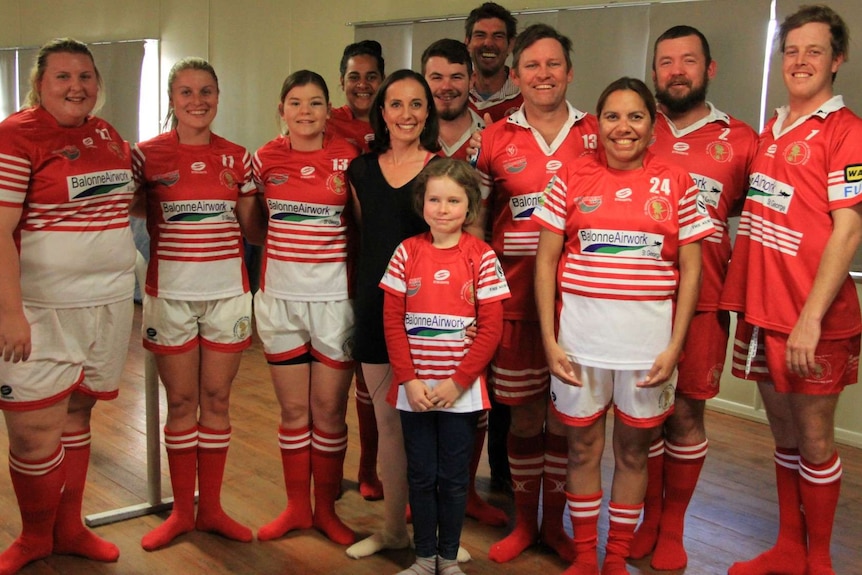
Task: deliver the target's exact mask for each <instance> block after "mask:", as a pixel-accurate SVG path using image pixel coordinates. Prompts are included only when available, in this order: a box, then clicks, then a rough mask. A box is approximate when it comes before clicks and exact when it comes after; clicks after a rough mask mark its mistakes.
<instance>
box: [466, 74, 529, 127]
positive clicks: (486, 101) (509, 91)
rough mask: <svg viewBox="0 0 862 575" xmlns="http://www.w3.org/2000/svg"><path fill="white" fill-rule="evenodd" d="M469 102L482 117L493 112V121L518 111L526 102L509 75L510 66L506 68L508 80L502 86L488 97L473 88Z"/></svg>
mask: <svg viewBox="0 0 862 575" xmlns="http://www.w3.org/2000/svg"><path fill="white" fill-rule="evenodd" d="M467 103H468V104H469V105H470V107H471V108H473V109H474V110H476V112H478V113H479V116H481V117H482V118H484V117H485V114H491V121H492V122H497V121H499V120H502V119H503V118H505V117H507V116H511V115H512V114H514V113H515V112H516V111H518V108H520V107H521V104H523V103H524V96H522V95H521V90H520V89H519V88H518V86H517V85H515V82H514V81H512V78H511V77H510V76H509V68H506V82H505V83H504V84H503V87H502V88H500V89H499V90H498V91H497V92H495V93H494V94H491V95H490V96H489V97H487V98H483V97H482V96H480V95H479V92H478V91H476V89H475V88H472V89H470V95H469V98H468V100H467Z"/></svg>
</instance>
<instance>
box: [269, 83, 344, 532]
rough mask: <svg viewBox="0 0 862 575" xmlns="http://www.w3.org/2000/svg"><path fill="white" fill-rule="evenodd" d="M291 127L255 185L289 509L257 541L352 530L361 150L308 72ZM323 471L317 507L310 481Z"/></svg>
mask: <svg viewBox="0 0 862 575" xmlns="http://www.w3.org/2000/svg"><path fill="white" fill-rule="evenodd" d="M278 111H279V115H280V116H281V119H282V120H283V121H284V122H285V124H286V126H287V132H288V133H287V135H282V136H279V137H277V138H275V139H274V140H272V141H270V142H269V143H267V144H265V145H264V146H263V147H262V148H260V149H259V150H258V151H257V153H256V154H255V155H254V159H253V172H254V180H255V183H256V184H257V187H258V190H259V196H258V197H260V198H262V200H263V203H264V210H265V213H266V215H267V225H268V229H267V234H266V248H265V253H264V260H263V266H262V268H261V278H260V291H259V292H258V293H257V294H256V295H255V302H254V307H255V318H256V320H257V330H258V334H259V335H260V338H261V341H262V342H263V346H264V352H265V354H266V359H267V361H268V362H269V365H270V373H271V375H272V382H273V386H274V387H275V395H276V397H277V398H278V401H279V404H280V406H281V426H280V428H279V431H278V441H279V445H280V447H281V457H282V464H283V468H284V485H285V490H286V492H287V508H286V509H285V510H284V512H282V513H281V515H279V516H278V517H277V518H276V519H275V520H273V521H272V522H270V523H269V524H267V525H264V526H263V527H261V529H260V531H259V532H258V539H260V540H262V541H266V540H269V539H275V538H277V537H281V536H282V535H284V534H285V533H287V532H288V531H291V530H293V529H307V528H309V527H312V526H314V527H315V528H317V529H318V530H320V531H321V532H323V534H324V535H326V536H327V537H328V538H329V539H331V540H332V541H335V542H336V543H340V544H342V545H348V544H350V543H353V540H354V535H353V531H351V530H350V528H348V527H347V526H346V525H344V523H342V522H341V520H340V519H339V518H338V516H337V515H336V514H335V499H336V497H337V496H338V493H339V491H340V488H341V479H342V474H343V465H344V454H345V452H346V450H347V424H346V423H345V414H346V409H347V394H348V389H349V387H350V380H351V378H352V375H353V358H352V353H351V352H352V346H353V323H354V322H353V302H352V300H351V299H350V296H349V295H348V280H347V238H348V231H349V230H348V227H349V225H351V224H350V223H351V217H350V214H349V206H350V197H351V196H350V186H349V185H348V184H347V179H346V176H345V174H344V172H345V170H347V166H348V164H349V163H350V160H352V159H353V158H355V157H356V156H357V155H358V150H357V149H356V148H355V147H354V146H353V145H352V144H350V143H349V142H348V141H347V140H344V139H342V138H339V137H336V136H333V135H331V134H329V133H327V132H325V127H326V120H327V118H328V117H329V111H330V104H329V91H328V89H327V87H326V82H325V81H324V80H323V78H322V77H321V76H320V75H319V74H316V73H314V72H310V71H308V70H300V71H298V72H294V73H293V74H291V75H290V76H288V77H287V79H286V80H285V81H284V84H283V86H282V89H281V98H280V101H279V105H278ZM312 478H314V500H315V501H314V511H313V512H312V506H311V496H310V492H311V480H312Z"/></svg>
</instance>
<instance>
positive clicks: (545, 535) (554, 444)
mask: <svg viewBox="0 0 862 575" xmlns="http://www.w3.org/2000/svg"><path fill="white" fill-rule="evenodd" d="M568 450H569V442H568V440H567V439H566V437H565V436H564V435H554V434H553V433H550V432H546V433H545V469H544V472H543V475H542V527H541V534H542V535H541V536H542V542H543V543H544V544H545V545H547V546H548V547H550V548H551V549H553V550H554V551H555V552H556V553H557V555H559V556H560V557H561V558H562V559H563V561H566V562H567V563H572V562H573V561H574V560H575V548H574V546H573V544H572V540H571V539H569V536H568V535H566V532H565V531H564V530H563V511H564V510H565V509H566V464H567V463H568V457H569V453H568Z"/></svg>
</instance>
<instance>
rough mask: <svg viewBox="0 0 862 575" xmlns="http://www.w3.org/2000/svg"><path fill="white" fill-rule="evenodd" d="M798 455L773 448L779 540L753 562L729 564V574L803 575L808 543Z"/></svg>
mask: <svg viewBox="0 0 862 575" xmlns="http://www.w3.org/2000/svg"><path fill="white" fill-rule="evenodd" d="M800 482H801V480H800V478H799V452H798V451H797V450H795V449H784V448H781V447H776V448H775V485H776V488H777V489H778V540H777V541H776V543H775V546H774V547H773V548H772V549H769V550H768V551H764V552H763V553H761V554H760V555H758V556H757V557H755V558H754V559H751V560H749V561H741V562H739V563H734V564H733V565H731V567H730V569H729V570H728V571H727V574H728V575H768V574H769V573H786V574H787V575H805V572H806V562H807V559H806V557H807V553H808V552H807V543H806V535H805V517H804V516H803V515H802V510H801V506H802V500H801V498H800V495H799V489H800V488H799V484H800Z"/></svg>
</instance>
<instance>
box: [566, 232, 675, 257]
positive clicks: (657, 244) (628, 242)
mask: <svg viewBox="0 0 862 575" xmlns="http://www.w3.org/2000/svg"><path fill="white" fill-rule="evenodd" d="M578 241H579V242H580V247H581V253H583V254H596V255H602V256H621V257H644V258H650V259H656V260H657V259H661V247H662V244H663V243H664V236H662V235H661V234H651V233H648V232H638V231H628V230H602V229H582V230H579V231H578Z"/></svg>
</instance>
